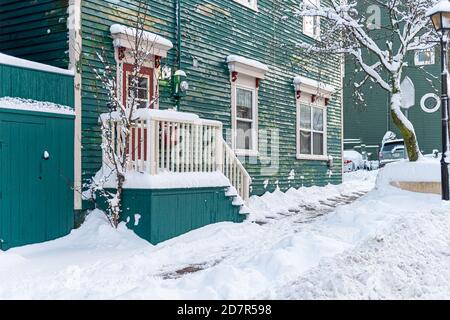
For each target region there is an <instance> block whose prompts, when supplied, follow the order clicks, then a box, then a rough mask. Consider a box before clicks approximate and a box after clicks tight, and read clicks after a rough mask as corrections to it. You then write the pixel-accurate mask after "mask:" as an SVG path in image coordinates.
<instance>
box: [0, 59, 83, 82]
mask: <svg viewBox="0 0 450 320" xmlns="http://www.w3.org/2000/svg"><path fill="white" fill-rule="evenodd" d="M0 64H6V65H9V66H15V67H21V68H28V69H33V70H39V71H46V72H51V73H59V74H65V75H69V76H73V75H74V72H73V71H72V70H65V69H61V68H56V67H53V66H49V65H47V64H43V63H37V62H33V61H29V60H25V59H20V58H16V57H13V56H9V55H6V54H3V53H0Z"/></svg>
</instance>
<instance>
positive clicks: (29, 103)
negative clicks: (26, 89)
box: [0, 97, 75, 115]
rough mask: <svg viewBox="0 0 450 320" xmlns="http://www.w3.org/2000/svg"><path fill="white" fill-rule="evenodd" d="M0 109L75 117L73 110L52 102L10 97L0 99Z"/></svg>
mask: <svg viewBox="0 0 450 320" xmlns="http://www.w3.org/2000/svg"><path fill="white" fill-rule="evenodd" d="M0 109H14V110H25V111H35V112H50V113H58V114H65V115H75V112H74V110H73V109H72V108H70V107H67V106H63V105H59V104H56V103H52V102H45V101H36V100H31V99H22V98H11V97H3V98H0Z"/></svg>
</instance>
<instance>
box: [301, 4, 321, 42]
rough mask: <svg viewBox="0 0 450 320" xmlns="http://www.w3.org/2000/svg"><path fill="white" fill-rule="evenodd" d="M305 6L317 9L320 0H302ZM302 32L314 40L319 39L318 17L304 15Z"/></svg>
mask: <svg viewBox="0 0 450 320" xmlns="http://www.w3.org/2000/svg"><path fill="white" fill-rule="evenodd" d="M304 1H305V5H306V7H307V8H310V9H317V8H319V7H320V0H304ZM303 33H304V34H305V35H307V36H309V37H312V38H314V39H316V40H319V39H320V17H317V16H304V17H303Z"/></svg>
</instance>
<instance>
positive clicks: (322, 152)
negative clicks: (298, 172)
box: [297, 103, 326, 159]
mask: <svg viewBox="0 0 450 320" xmlns="http://www.w3.org/2000/svg"><path fill="white" fill-rule="evenodd" d="M297 113H298V115H297V121H298V139H297V140H298V141H297V143H298V146H297V157H298V158H305V159H308V158H311V159H313V158H321V157H324V156H326V110H325V108H324V107H322V106H319V105H315V104H306V103H300V106H299V107H298V112H297Z"/></svg>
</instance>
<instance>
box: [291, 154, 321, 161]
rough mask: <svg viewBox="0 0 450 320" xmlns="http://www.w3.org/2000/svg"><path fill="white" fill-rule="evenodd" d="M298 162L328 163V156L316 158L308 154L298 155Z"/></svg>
mask: <svg viewBox="0 0 450 320" xmlns="http://www.w3.org/2000/svg"><path fill="white" fill-rule="evenodd" d="M297 160H313V161H328V155H324V156H315V155H307V154H297Z"/></svg>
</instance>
